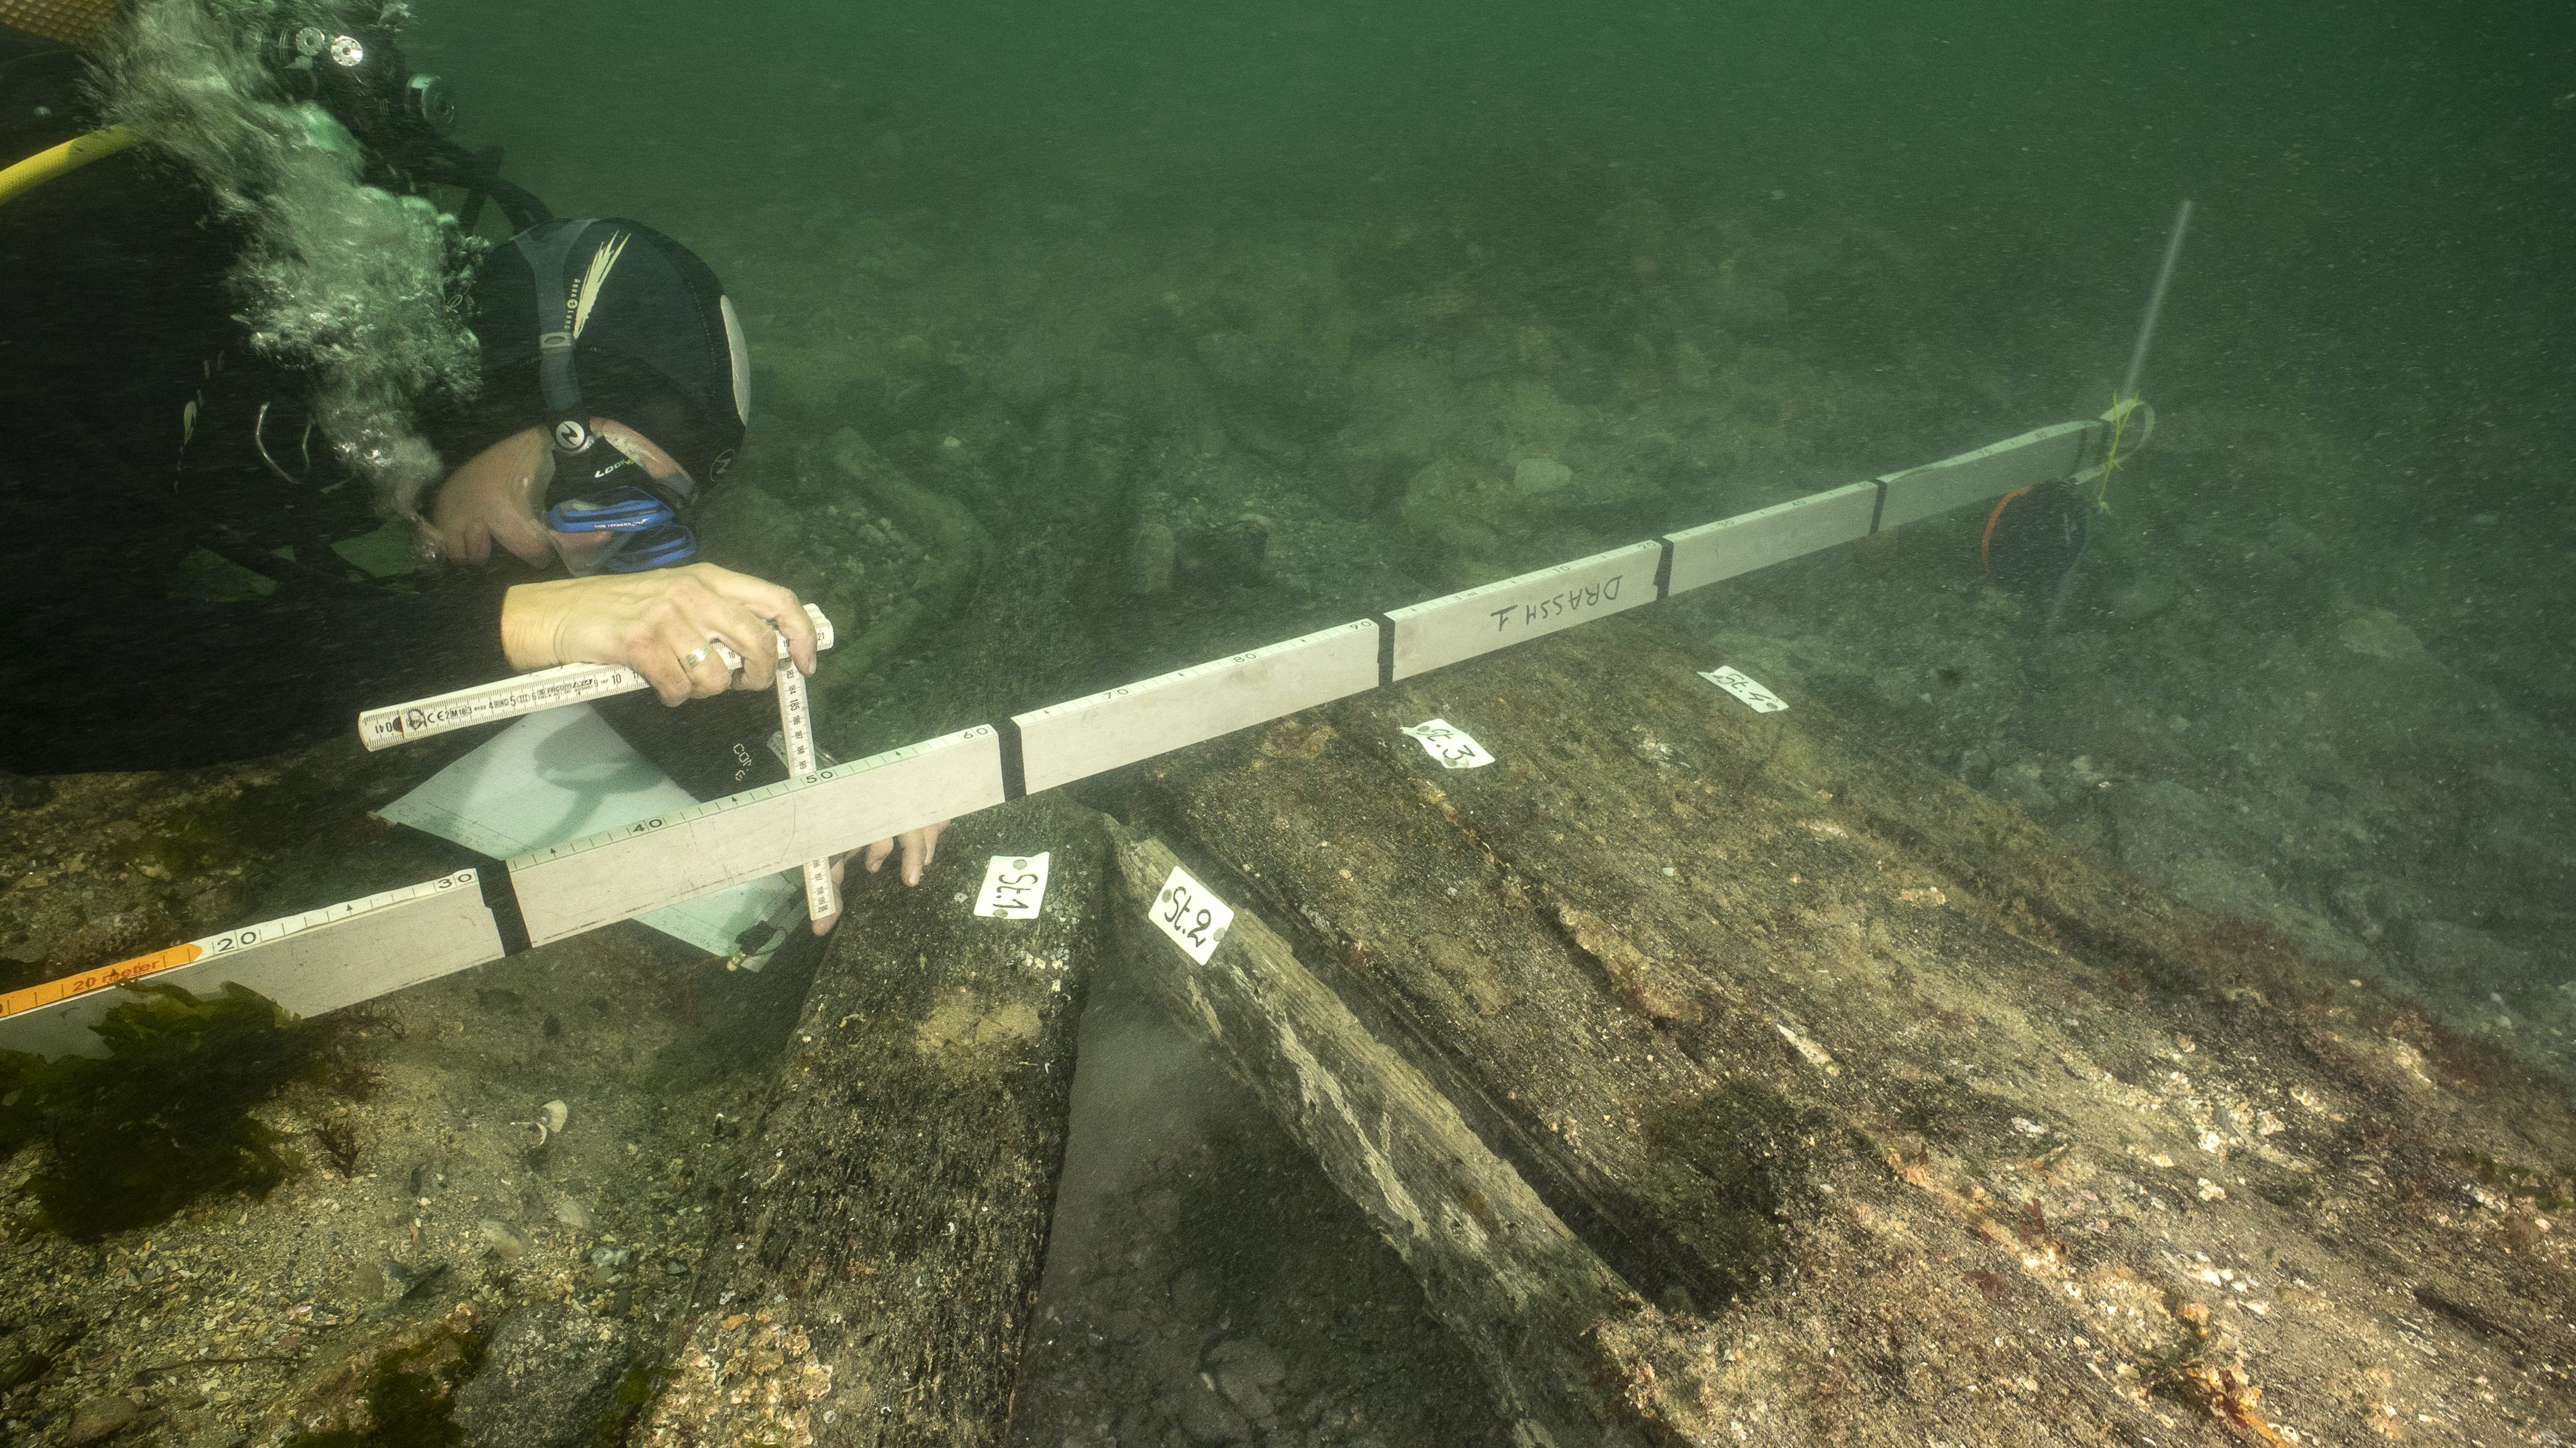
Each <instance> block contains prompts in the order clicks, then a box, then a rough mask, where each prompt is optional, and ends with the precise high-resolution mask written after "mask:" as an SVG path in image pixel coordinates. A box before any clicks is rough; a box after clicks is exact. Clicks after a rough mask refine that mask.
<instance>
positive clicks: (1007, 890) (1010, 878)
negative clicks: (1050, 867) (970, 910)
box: [975, 851, 1051, 920]
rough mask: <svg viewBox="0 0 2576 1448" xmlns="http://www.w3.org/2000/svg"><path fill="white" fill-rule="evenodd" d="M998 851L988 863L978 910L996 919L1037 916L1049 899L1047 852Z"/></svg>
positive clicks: (976, 901)
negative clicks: (1040, 907) (991, 861)
mask: <svg viewBox="0 0 2576 1448" xmlns="http://www.w3.org/2000/svg"><path fill="white" fill-rule="evenodd" d="M1049 853H1051V852H1048V851H1041V852H1039V853H1037V854H1034V855H995V856H994V857H993V863H991V864H989V865H987V866H985V867H984V888H983V889H982V890H981V891H979V892H977V894H976V896H975V913H976V914H978V915H983V916H987V917H990V918H992V919H995V920H1035V919H1037V918H1038V906H1039V905H1040V904H1042V903H1043V902H1044V901H1045V900H1046V882H1047V855H1048V854H1049Z"/></svg>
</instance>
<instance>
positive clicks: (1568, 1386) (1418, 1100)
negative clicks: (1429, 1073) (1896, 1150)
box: [1111, 825, 1659, 1445]
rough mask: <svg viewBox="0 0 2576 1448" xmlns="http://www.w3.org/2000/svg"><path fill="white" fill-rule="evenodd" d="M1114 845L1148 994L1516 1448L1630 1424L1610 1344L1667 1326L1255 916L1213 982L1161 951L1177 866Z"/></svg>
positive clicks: (1121, 924) (1208, 970)
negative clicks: (1242, 1095)
mask: <svg viewBox="0 0 2576 1448" xmlns="http://www.w3.org/2000/svg"><path fill="white" fill-rule="evenodd" d="M1111 829H1112V838H1113V842H1114V843H1113V851H1112V853H1113V856H1114V858H1115V859H1116V861H1117V872H1116V873H1117V901H1116V905H1115V907H1114V912H1113V916H1112V918H1113V919H1114V920H1115V921H1116V922H1117V927H1118V930H1119V933H1120V935H1121V938H1122V939H1123V940H1124V941H1125V942H1126V948H1127V952H1128V956H1129V958H1130V959H1131V960H1134V961H1135V962H1136V963H1137V967H1138V969H1137V974H1138V976H1139V977H1140V978H1141V979H1142V980H1143V981H1144V982H1145V983H1146V984H1147V986H1148V988H1149V989H1151V990H1153V991H1154V992H1155V993H1157V994H1158V995H1159V996H1161V997H1162V999H1163V1001H1164V1003H1165V1004H1166V1005H1167V1006H1168V1007H1170V1008H1171V1010H1172V1011H1173V1012H1174V1013H1175V1014H1176V1015H1178V1016H1179V1017H1180V1018H1181V1019H1182V1021H1183V1022H1184V1023H1186V1024H1187V1025H1189V1026H1190V1027H1192V1028H1193V1029H1196V1030H1200V1031H1204V1032H1205V1033H1206V1034H1207V1035H1209V1036H1210V1037H1212V1038H1213V1039H1214V1041H1215V1042H1216V1044H1217V1046H1218V1048H1219V1050H1220V1051H1221V1052H1223V1054H1224V1055H1225V1058H1226V1060H1227V1063H1228V1065H1229V1066H1230V1067H1231V1068H1232V1069H1233V1071H1234V1073H1235V1074H1236V1075H1237V1076H1239V1077H1241V1078H1242V1079H1243V1080H1244V1082H1245V1083H1246V1084H1247V1085H1249V1086H1250V1087H1251V1089H1252V1091H1253V1094H1254V1095H1256V1096H1257V1097H1259V1098H1260V1100H1261V1103H1262V1105H1263V1106H1264V1107H1265V1108H1267V1109H1268V1110H1269V1112H1270V1114H1271V1115H1272V1116H1273V1117H1275V1118H1277V1120H1278V1121H1279V1124H1280V1125H1281V1126H1282V1127H1283V1128H1285V1129H1286V1130H1287V1132H1288V1134H1289V1135H1290V1136H1292V1137H1294V1138H1295V1139H1296V1140H1297V1142H1298V1143H1299V1144H1300V1145H1301V1146H1303V1147H1305V1148H1306V1150H1307V1151H1308V1152H1310V1153H1311V1154H1312V1155H1313V1156H1314V1158H1315V1160H1316V1162H1317V1163H1318V1164H1319V1165H1320V1166H1321V1167H1322V1168H1323V1170H1324V1174H1325V1175H1326V1176H1328V1177H1330V1178H1331V1179H1332V1181H1333V1184H1334V1185H1335V1186H1336V1187H1338V1188H1340V1189H1341V1191H1342V1193H1343V1195H1345V1196H1347V1197H1348V1198H1350V1200H1351V1201H1352V1202H1353V1203H1355V1204H1356V1205H1357V1206H1358V1207H1359V1208H1360V1210H1361V1211H1362V1212H1364V1213H1365V1214H1366V1215H1367V1216H1368V1219H1369V1222H1370V1224H1371V1225H1372V1226H1373V1227H1375V1228H1376V1229H1377V1233H1378V1235H1379V1236H1381V1237H1383V1238H1384V1239H1385V1240H1386V1242H1387V1244H1388V1245H1389V1246H1391V1247H1393V1248H1394V1249H1395V1252H1396V1255H1398V1256H1399V1257H1401V1258H1403V1259H1404V1263H1405V1265H1406V1266H1407V1267H1408V1268H1410V1269H1411V1270H1412V1272H1413V1275H1414V1277H1415V1278H1416V1279H1417V1280H1418V1281H1419V1282H1420V1283H1421V1286H1422V1293H1423V1297H1424V1300H1425V1302H1426V1303H1427V1305H1428V1306H1429V1307H1430V1309H1431V1311H1432V1314H1433V1315H1434V1316H1436V1317H1438V1318H1439V1319H1440V1320H1441V1321H1442V1323H1443V1324H1444V1325H1446V1326H1447V1327H1448V1328H1449V1329H1450V1331H1451V1332H1452V1333H1453V1334H1455V1335H1456V1337H1457V1338H1458V1341H1459V1344H1460V1345H1461V1346H1462V1347H1464V1348H1465V1349H1466V1350H1467V1352H1468V1354H1469V1355H1470V1356H1471V1357H1472V1358H1473V1359H1474V1360H1475V1362H1476V1365H1477V1367H1478V1369H1479V1370H1480V1371H1481V1372H1482V1373H1483V1375H1484V1377H1485V1380H1486V1384H1487V1386H1488V1387H1489V1388H1490V1389H1491V1390H1492V1392H1493V1393H1494V1396H1495V1399H1496V1402H1497V1406H1498V1407H1499V1408H1500V1409H1501V1411H1502V1413H1503V1416H1504V1417H1505V1418H1506V1419H1507V1420H1509V1421H1511V1422H1513V1423H1514V1425H1515V1427H1514V1434H1513V1436H1514V1439H1515V1441H1517V1442H1524V1443H1556V1444H1563V1445H1574V1444H1594V1443H1600V1442H1602V1441H1604V1437H1603V1435H1604V1431H1605V1429H1607V1428H1609V1427H1610V1425H1612V1424H1614V1423H1619V1422H1622V1421H1623V1420H1626V1419H1630V1418H1631V1417H1632V1416H1633V1414H1634V1408H1633V1407H1632V1405H1630V1404H1628V1403H1625V1402H1623V1401H1622V1397H1621V1393H1620V1388H1621V1387H1622V1386H1623V1385H1625V1384H1627V1383H1629V1382H1631V1381H1633V1380H1634V1378H1635V1374H1634V1371H1633V1367H1634V1365H1633V1364H1632V1363H1629V1362H1626V1361H1623V1360H1622V1358H1621V1355H1620V1354H1619V1353H1618V1352H1616V1351H1615V1350H1614V1349H1613V1348H1612V1347H1611V1346H1610V1344H1611V1343H1612V1342H1613V1341H1615V1340H1618V1339H1619V1338H1620V1337H1622V1336H1623V1335H1624V1334H1623V1333H1622V1332H1621V1331H1619V1329H1621V1328H1623V1327H1634V1326H1636V1325H1639V1324H1642V1323H1648V1322H1651V1321H1653V1320H1654V1319H1656V1318H1657V1317H1659V1314H1657V1313H1656V1312H1655V1310H1654V1309H1653V1308H1650V1307H1648V1306H1647V1305H1646V1303H1645V1302H1644V1301H1643V1299H1641V1298H1639V1297H1638V1296H1637V1295H1636V1293H1634V1292H1633V1291H1631V1290H1630V1289H1629V1287H1628V1285H1627V1284H1626V1283H1625V1282H1623V1281H1621V1280H1620V1279H1619V1277H1618V1276H1617V1274H1615V1273H1613V1272H1612V1271H1611V1270H1610V1269H1609V1268H1608V1267H1606V1266H1604V1265H1603V1264H1602V1262H1601V1259H1600V1258H1599V1257H1597V1256H1595V1255H1594V1254H1593V1252H1592V1250H1591V1249H1590V1248H1588V1247H1586V1246H1585V1245H1584V1244H1583V1242H1582V1241H1581V1240H1580V1239H1578V1238H1577V1237H1576V1236H1575V1235H1574V1234H1573V1233H1572V1232H1571V1231H1568V1230H1567V1229H1566V1225H1565V1223H1564V1222H1562V1221H1560V1220H1558V1218H1557V1215H1556V1213H1554V1212H1552V1211H1550V1210H1549V1209H1548V1207H1547V1204H1546V1203H1545V1202H1543V1201H1541V1200H1540V1199H1539V1197H1538V1194H1537V1193H1536V1192H1534V1191H1532V1190H1530V1187H1529V1184H1528V1183H1527V1182H1525V1181H1523V1180H1522V1179H1521V1176H1520V1174H1519V1173H1518V1172H1516V1171H1514V1170H1513V1169H1512V1167H1511V1165H1510V1163H1508V1162H1506V1161H1504V1160H1503V1159H1502V1158H1500V1157H1498V1156H1496V1155H1495V1154H1494V1153H1493V1152H1492V1151H1490V1150H1488V1149H1487V1148H1486V1146H1485V1144H1484V1142H1483V1141H1481V1140H1480V1139H1478V1137H1477V1136H1476V1133H1475V1132H1474V1131H1472V1130H1470V1129H1469V1128H1468V1126H1467V1123H1466V1122H1465V1120H1464V1119H1462V1118H1461V1117H1460V1116H1459V1114H1458V1109H1457V1108H1456V1107H1455V1106H1453V1105H1452V1104H1451V1103H1450V1101H1449V1099H1448V1098H1447V1097H1445V1096H1443V1095H1442V1094H1441V1093H1440V1092H1439V1090H1438V1089H1437V1088H1435V1087H1434V1086H1433V1085H1432V1084H1431V1082H1430V1081H1429V1080H1427V1079H1425V1078H1424V1077H1423V1075H1422V1074H1421V1073H1420V1072H1418V1071H1416V1070H1415V1069H1414V1068H1413V1067H1412V1066H1410V1065H1408V1064H1407V1063H1406V1061H1405V1059H1404V1057H1402V1056H1401V1055H1399V1054H1397V1053H1396V1052H1395V1051H1394V1050H1392V1049H1390V1048H1389V1047H1388V1046H1387V1045H1385V1044H1384V1043H1383V1042H1381V1041H1379V1040H1378V1039H1377V1038H1376V1037H1375V1036H1373V1035H1371V1034H1370V1033H1369V1031H1368V1030H1367V1028H1366V1027H1364V1026H1363V1025H1362V1024H1361V1022H1360V1021H1359V1018H1358V1017H1356V1016H1355V1015H1353V1014H1352V1013H1351V1010H1350V1008H1349V1007H1348V1006H1346V1005H1345V1004H1344V1003H1343V1002H1342V1000H1341V998H1340V997H1338V996H1336V995H1335V994H1334V993H1333V992H1332V991H1331V990H1329V989H1327V988H1326V987H1325V986H1324V985H1323V983H1322V982H1320V981H1318V980H1317V979H1316V978H1315V976H1314V975H1313V974H1312V973H1311V972H1309V971H1308V970H1307V969H1306V967H1305V966H1304V965H1302V964H1300V963H1299V961H1298V959H1297V956H1296V954H1295V952H1294V951H1292V950H1291V949H1290V948H1289V946H1288V944H1287V942H1286V941H1283V940H1281V939H1280V938H1279V936H1278V935H1277V934H1275V933H1274V932H1272V931H1271V929H1270V928H1269V927H1268V926H1267V925H1265V924H1263V923H1262V921H1261V919H1260V917H1259V916H1257V915H1254V914H1252V913H1251V912H1249V911H1243V910H1238V911H1237V912H1236V914H1235V917H1234V921H1233V924H1232V925H1231V926H1229V927H1228V929H1227V931H1226V934H1225V937H1224V938H1223V939H1222V940H1221V941H1219V942H1218V944H1217V946H1216V950H1215V953H1214V954H1213V955H1211V956H1210V957H1209V959H1208V961H1207V964H1206V965H1204V966H1199V965H1194V964H1193V963H1192V962H1191V960H1190V958H1189V956H1188V955H1187V954H1186V953H1184V952H1183V951H1182V950H1181V949H1180V948H1179V947H1178V946H1177V945H1175V944H1174V943H1173V942H1172V941H1170V940H1168V939H1166V938H1164V937H1163V936H1161V935H1159V934H1157V933H1156V932H1155V930H1154V929H1153V927H1152V926H1151V925H1150V924H1149V923H1148V921H1147V914H1148V911H1149V910H1150V909H1151V908H1152V906H1153V904H1154V901H1155V896H1156V892H1157V891H1158V890H1160V889H1161V888H1162V885H1163V882H1164V881H1165V880H1166V879H1167V878H1169V876H1170V875H1171V872H1172V870H1173V868H1174V866H1175V865H1177V864H1179V861H1178V860H1177V859H1176V858H1175V857H1174V855H1173V854H1172V852H1171V850H1170V849H1169V848H1167V847H1166V846H1165V845H1164V844H1163V843H1162V842H1161V841H1160V840H1156V839H1151V838H1148V837H1145V836H1142V835H1137V834H1133V833H1130V832H1127V831H1125V830H1121V829H1118V828H1117V827H1116V826H1114V825H1113V826H1112V827H1111ZM1645 1380H1646V1381H1648V1382H1652V1381H1653V1375H1652V1374H1651V1373H1649V1374H1647V1375H1646V1379H1645Z"/></svg>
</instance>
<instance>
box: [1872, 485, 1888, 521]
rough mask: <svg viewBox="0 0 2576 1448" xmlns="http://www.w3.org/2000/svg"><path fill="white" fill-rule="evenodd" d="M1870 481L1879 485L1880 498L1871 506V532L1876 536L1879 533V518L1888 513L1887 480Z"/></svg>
mask: <svg viewBox="0 0 2576 1448" xmlns="http://www.w3.org/2000/svg"><path fill="white" fill-rule="evenodd" d="M1870 481H1871V482H1873V483H1876V484H1878V496H1877V497H1875V498H1873V499H1871V500H1870V504H1869V531H1870V532H1871V533H1873V534H1874V533H1876V532H1877V531H1878V520H1879V516H1880V515H1881V514H1883V513H1885V512H1886V511H1887V479H1885V478H1872V479H1870Z"/></svg>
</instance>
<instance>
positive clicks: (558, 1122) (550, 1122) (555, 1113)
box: [546, 1101, 572, 1132]
mask: <svg viewBox="0 0 2576 1448" xmlns="http://www.w3.org/2000/svg"><path fill="white" fill-rule="evenodd" d="M571 1119H572V1108H571V1107H569V1106H567V1105H565V1104H564V1103H562V1102H560V1101H549V1102H547V1103H546V1129H547V1130H549V1131H558V1132H559V1131H562V1130H563V1129H564V1123H565V1122H566V1121H569V1120H571Z"/></svg>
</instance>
